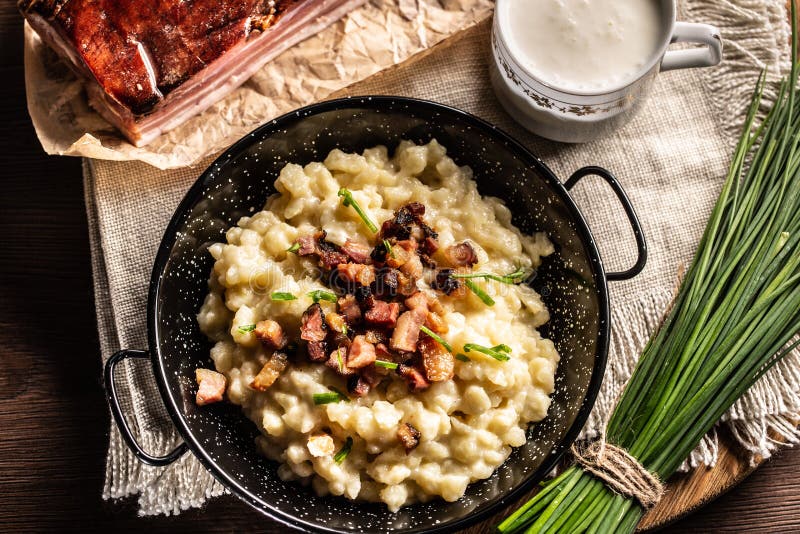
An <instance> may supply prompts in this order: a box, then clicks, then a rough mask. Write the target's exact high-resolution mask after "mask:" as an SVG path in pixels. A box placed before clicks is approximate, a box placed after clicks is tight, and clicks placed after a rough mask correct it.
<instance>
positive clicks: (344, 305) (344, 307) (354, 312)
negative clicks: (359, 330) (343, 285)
mask: <svg viewBox="0 0 800 534" xmlns="http://www.w3.org/2000/svg"><path fill="white" fill-rule="evenodd" d="M336 306H337V307H338V308H339V313H340V314H342V316H343V317H344V320H345V321H347V324H349V325H350V326H353V325H356V324H358V323H360V322H361V306H359V305H358V301H357V300H356V297H355V295H345V296H343V297H339V300H338V301H337V303H336Z"/></svg>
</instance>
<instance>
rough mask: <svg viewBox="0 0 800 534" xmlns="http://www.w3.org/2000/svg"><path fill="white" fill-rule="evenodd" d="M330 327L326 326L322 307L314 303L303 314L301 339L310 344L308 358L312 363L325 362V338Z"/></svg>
mask: <svg viewBox="0 0 800 534" xmlns="http://www.w3.org/2000/svg"><path fill="white" fill-rule="evenodd" d="M327 330H328V325H327V324H325V314H324V313H323V312H322V306H320V305H319V304H318V303H314V304H312V305H311V306H309V307H308V309H307V310H306V311H304V312H303V318H302V320H301V324H300V339H302V340H304V341H307V342H308V346H307V349H308V358H309V359H310V360H311V361H312V362H321V361H324V360H325V358H326V357H327V354H325V352H326V350H327V344H326V343H325V338H326V337H327V335H328V332H327Z"/></svg>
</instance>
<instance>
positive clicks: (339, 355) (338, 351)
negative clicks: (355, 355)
mask: <svg viewBox="0 0 800 534" xmlns="http://www.w3.org/2000/svg"><path fill="white" fill-rule="evenodd" d="M342 350H343V349H342V348H341V347H339V348H338V349H336V362H337V363H338V364H339V372H340V373H344V360H343V359H342Z"/></svg>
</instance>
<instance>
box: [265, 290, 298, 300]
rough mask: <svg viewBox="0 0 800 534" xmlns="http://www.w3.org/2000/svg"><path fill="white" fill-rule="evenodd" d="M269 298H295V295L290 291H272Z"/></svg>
mask: <svg viewBox="0 0 800 534" xmlns="http://www.w3.org/2000/svg"><path fill="white" fill-rule="evenodd" d="M269 298H271V299H272V300H296V299H297V297H295V296H294V295H292V294H291V293H284V292H282V291H275V292H274V293H272V294H271V295H270V296H269Z"/></svg>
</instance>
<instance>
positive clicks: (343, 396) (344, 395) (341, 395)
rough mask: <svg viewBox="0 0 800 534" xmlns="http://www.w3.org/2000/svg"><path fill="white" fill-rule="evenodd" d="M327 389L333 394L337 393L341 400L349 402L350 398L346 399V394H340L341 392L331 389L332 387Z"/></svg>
mask: <svg viewBox="0 0 800 534" xmlns="http://www.w3.org/2000/svg"><path fill="white" fill-rule="evenodd" d="M328 389H329V390H331V391H333V392H335V393H338V394H339V396H340V397H341V398H342V400H346V401H349V400H350V397H348V396H347V395H346V394H344V393H342V392H341V391H339V390H338V389H336V388H335V387H333V386H328Z"/></svg>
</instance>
